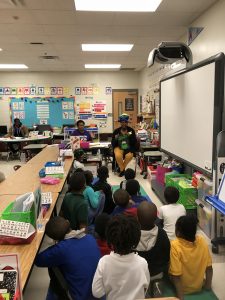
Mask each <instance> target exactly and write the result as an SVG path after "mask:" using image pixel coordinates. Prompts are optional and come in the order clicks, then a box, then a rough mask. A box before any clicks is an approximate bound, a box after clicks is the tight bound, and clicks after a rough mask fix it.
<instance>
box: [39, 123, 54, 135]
mask: <svg viewBox="0 0 225 300" xmlns="http://www.w3.org/2000/svg"><path fill="white" fill-rule="evenodd" d="M36 130H37V131H39V133H40V134H42V133H43V132H44V131H52V127H51V125H49V124H41V125H37V128H36Z"/></svg>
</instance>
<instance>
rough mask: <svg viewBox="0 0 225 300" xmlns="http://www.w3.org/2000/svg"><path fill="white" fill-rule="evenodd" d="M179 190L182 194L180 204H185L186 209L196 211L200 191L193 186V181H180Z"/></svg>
mask: <svg viewBox="0 0 225 300" xmlns="http://www.w3.org/2000/svg"><path fill="white" fill-rule="evenodd" d="M178 189H179V192H180V197H179V200H178V203H180V204H183V206H184V207H185V208H186V209H195V208H196V207H197V205H196V202H195V200H196V199H197V198H198V191H197V189H196V188H194V187H193V186H192V185H191V180H188V179H183V180H180V181H179V183H178Z"/></svg>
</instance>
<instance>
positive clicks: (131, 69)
mask: <svg viewBox="0 0 225 300" xmlns="http://www.w3.org/2000/svg"><path fill="white" fill-rule="evenodd" d="M135 69H136V68H121V69H120V71H135Z"/></svg>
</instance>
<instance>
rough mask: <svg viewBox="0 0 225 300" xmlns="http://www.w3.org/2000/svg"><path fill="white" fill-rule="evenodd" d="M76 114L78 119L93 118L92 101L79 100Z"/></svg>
mask: <svg viewBox="0 0 225 300" xmlns="http://www.w3.org/2000/svg"><path fill="white" fill-rule="evenodd" d="M76 114H77V117H78V119H81V120H85V119H90V118H92V110H91V101H90V99H89V98H88V99H86V98H84V99H77V101H76Z"/></svg>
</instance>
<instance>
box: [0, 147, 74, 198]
mask: <svg viewBox="0 0 225 300" xmlns="http://www.w3.org/2000/svg"><path fill="white" fill-rule="evenodd" d="M58 154H59V150H58V147H57V146H50V147H46V148H45V149H44V150H43V151H41V152H40V153H38V154H37V155H36V156H35V157H33V158H32V159H31V160H30V161H29V162H28V163H26V164H25V165H23V166H22V167H21V168H19V169H18V170H17V171H16V172H15V173H13V174H11V175H10V176H8V177H7V178H6V180H4V181H3V182H1V183H0V195H15V194H17V195H18V194H24V193H27V192H33V191H35V190H36V189H37V188H38V187H39V186H40V185H41V184H40V178H39V171H40V170H41V169H42V168H43V167H44V165H45V163H46V162H47V161H56V160H57V158H58ZM72 163H73V158H68V159H66V160H65V165H64V177H63V179H61V180H60V183H58V184H56V185H47V184H42V185H41V191H42V192H53V193H61V191H62V189H63V186H64V184H65V181H66V178H67V175H68V173H69V171H70V168H71V166H72Z"/></svg>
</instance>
